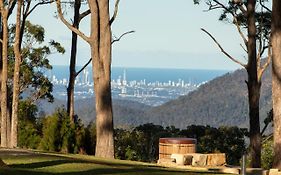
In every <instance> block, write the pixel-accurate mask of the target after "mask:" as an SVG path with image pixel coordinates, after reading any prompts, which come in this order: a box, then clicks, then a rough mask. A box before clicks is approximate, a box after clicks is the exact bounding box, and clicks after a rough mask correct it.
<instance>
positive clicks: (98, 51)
mask: <svg viewBox="0 0 281 175" xmlns="http://www.w3.org/2000/svg"><path fill="white" fill-rule="evenodd" d="M56 3H57V11H58V15H59V18H60V20H61V21H62V22H63V23H64V24H65V25H66V26H67V27H68V28H69V29H70V30H72V31H73V32H75V33H77V34H78V35H79V36H80V37H81V38H82V39H84V40H85V41H86V42H87V43H88V44H89V45H90V48H91V58H92V59H93V61H92V67H93V80H94V91H95V99H96V105H95V107H96V129H97V144H96V156H98V157H105V158H114V140H113V114H112V97H111V84H110V81H111V42H112V36H111V24H112V23H113V21H114V19H115V17H116V15H117V9H118V8H115V12H114V15H113V17H112V18H110V15H109V0H96V1H88V6H89V10H90V12H91V15H90V17H91V19H90V21H91V29H90V36H86V35H85V34H84V33H82V32H81V31H80V30H78V29H77V28H75V27H73V26H72V25H71V24H70V23H69V22H67V21H66V20H65V18H64V17H63V13H62V9H61V1H60V0H56ZM118 3H119V0H117V1H116V4H117V5H116V7H118Z"/></svg>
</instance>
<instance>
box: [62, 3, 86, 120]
mask: <svg viewBox="0 0 281 175" xmlns="http://www.w3.org/2000/svg"><path fill="white" fill-rule="evenodd" d="M80 7H81V0H75V1H74V16H73V24H72V26H73V27H74V28H76V29H79V24H80V21H81V20H82V19H83V18H84V17H86V16H87V15H89V14H90V10H87V11H85V12H83V13H81V14H80ZM76 54H77V34H76V33H75V32H72V41H71V55H70V65H69V82H68V87H67V113H68V115H69V117H70V120H71V122H74V85H75V79H76V77H77V75H78V74H79V73H80V72H81V71H82V69H84V68H85V67H86V65H88V64H89V63H90V61H91V59H90V61H89V62H88V63H87V64H86V65H85V66H84V67H83V68H82V69H81V70H80V71H78V72H76V69H75V67H76Z"/></svg>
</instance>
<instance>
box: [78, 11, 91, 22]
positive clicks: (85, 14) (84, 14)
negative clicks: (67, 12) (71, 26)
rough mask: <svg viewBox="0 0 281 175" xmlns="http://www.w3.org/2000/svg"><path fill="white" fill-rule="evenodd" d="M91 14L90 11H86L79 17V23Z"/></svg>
mask: <svg viewBox="0 0 281 175" xmlns="http://www.w3.org/2000/svg"><path fill="white" fill-rule="evenodd" d="M90 13H91V11H90V9H88V10H86V11H85V12H83V13H81V14H80V15H79V21H81V20H82V19H83V18H85V17H86V16H88V15H89V14H90Z"/></svg>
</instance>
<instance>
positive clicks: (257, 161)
mask: <svg viewBox="0 0 281 175" xmlns="http://www.w3.org/2000/svg"><path fill="white" fill-rule="evenodd" d="M259 2H260V7H261V11H260V12H257V11H256V8H257V4H256V0H248V1H246V2H244V1H241V0H237V1H236V0H233V1H229V3H228V4H227V5H224V4H222V3H221V2H219V1H217V0H208V1H207V4H208V6H209V10H214V9H223V13H222V14H221V16H220V20H228V19H229V18H228V15H230V17H231V19H232V22H233V24H234V25H235V26H236V28H237V31H238V32H239V34H240V36H241V38H242V39H243V41H244V45H245V47H246V48H244V47H243V46H242V45H241V46H242V47H243V49H244V50H245V51H246V53H247V57H248V60H247V63H246V64H244V63H242V62H241V61H240V60H239V59H236V58H234V57H232V56H231V55H230V54H228V53H227V52H226V51H225V50H224V49H223V47H222V46H221V45H220V44H219V43H218V42H217V40H216V39H215V38H214V37H213V36H212V35H211V34H210V33H209V32H207V31H206V30H205V29H202V30H203V31H204V32H205V33H206V34H208V35H209V36H210V37H211V38H212V40H213V41H214V42H215V43H216V44H217V46H218V47H219V48H220V50H221V51H222V52H223V53H224V54H225V55H226V56H227V57H228V58H230V59H231V60H232V61H234V62H236V63H238V64H239V65H241V66H242V67H243V68H245V69H246V70H247V74H248V80H247V81H246V84H247V87H248V102H249V119H250V121H249V123H250V125H249V126H250V154H251V160H252V162H251V167H254V168H257V167H260V166H261V134H260V120H259V99H260V89H261V83H262V82H261V78H262V75H263V73H264V71H265V69H266V68H267V66H268V65H269V63H270V57H268V58H267V60H266V61H265V63H264V64H263V65H262V63H261V60H262V56H263V54H264V51H265V50H266V49H267V48H268V43H269V33H270V27H269V26H270V19H268V18H269V16H270V11H269V9H268V8H267V7H266V6H265V5H264V4H263V2H262V1H259ZM264 9H266V11H267V12H264ZM242 27H244V28H246V30H247V35H245V34H244V33H243V29H242ZM246 36H247V37H246ZM257 43H258V46H257Z"/></svg>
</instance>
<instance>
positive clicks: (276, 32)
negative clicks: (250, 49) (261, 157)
mask: <svg viewBox="0 0 281 175" xmlns="http://www.w3.org/2000/svg"><path fill="white" fill-rule="evenodd" d="M271 29H272V30H271V32H272V101H273V122H274V130H273V137H274V159H273V167H274V168H277V169H279V170H281V159H280V157H281V1H280V0H273V4H272V25H271Z"/></svg>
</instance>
